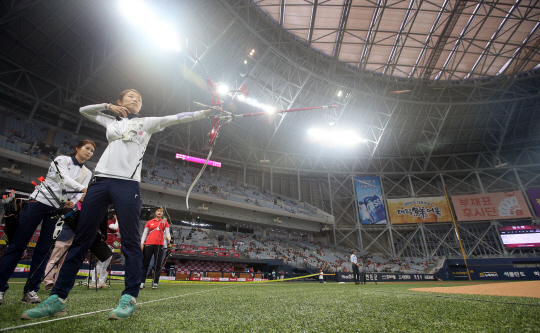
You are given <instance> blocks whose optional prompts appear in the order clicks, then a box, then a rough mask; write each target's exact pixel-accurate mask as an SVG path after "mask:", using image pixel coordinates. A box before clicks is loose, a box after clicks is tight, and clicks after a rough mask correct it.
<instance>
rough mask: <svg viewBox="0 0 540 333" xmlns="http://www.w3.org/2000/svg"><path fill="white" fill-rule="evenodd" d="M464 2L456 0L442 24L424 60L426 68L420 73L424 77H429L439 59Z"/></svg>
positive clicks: (427, 78) (463, 0) (464, 0)
mask: <svg viewBox="0 0 540 333" xmlns="http://www.w3.org/2000/svg"><path fill="white" fill-rule="evenodd" d="M466 3H467V1H466V0H457V2H456V4H455V6H454V9H453V10H452V12H451V13H450V15H449V16H448V18H447V21H446V25H445V26H444V28H443V31H442V32H441V35H440V36H439V39H437V43H435V46H434V47H433V51H432V52H431V54H430V55H429V58H428V60H427V62H426V68H425V69H424V73H423V75H422V77H423V78H424V79H426V80H429V79H430V78H431V74H432V73H433V70H435V66H437V62H438V61H439V58H440V56H441V53H442V51H443V49H444V46H445V45H446V42H447V41H448V38H450V35H451V34H452V30H454V28H455V26H456V23H457V21H458V19H459V17H460V16H461V13H462V12H463V9H464V8H465V4H466ZM444 9H445V8H444V7H443V8H442V9H441V11H444ZM434 27H435V26H434ZM434 27H433V28H432V31H433V30H434Z"/></svg>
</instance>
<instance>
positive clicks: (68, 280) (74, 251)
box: [22, 89, 214, 319]
mask: <svg viewBox="0 0 540 333" xmlns="http://www.w3.org/2000/svg"><path fill="white" fill-rule="evenodd" d="M117 104H118V105H112V104H108V103H103V104H96V105H88V106H85V107H82V108H81V109H80V112H81V114H82V115H83V116H84V117H86V118H88V119H90V120H91V121H93V122H95V123H97V124H99V125H101V126H103V127H105V128H106V136H107V141H108V142H109V145H108V146H107V148H106V149H105V152H104V153H103V155H102V156H101V158H100V159H99V162H98V164H97V166H96V169H95V178H94V182H93V183H92V185H91V186H90V187H89V189H88V193H87V194H86V197H85V198H84V205H83V206H82V210H81V214H80V216H79V224H78V227H77V231H76V232H75V238H74V240H73V244H72V245H71V247H70V249H69V251H68V254H67V256H66V260H65V261H64V265H63V266H62V270H61V271H60V274H59V277H58V280H57V281H56V284H55V286H54V288H53V290H52V291H51V296H49V298H48V299H46V300H45V301H44V302H43V303H41V304H40V306H38V307H37V308H34V309H30V310H27V311H25V312H23V315H22V318H26V319H38V318H43V317H48V316H58V315H62V314H64V313H65V308H66V300H65V299H66V298H67V296H68V294H69V292H70V290H71V288H73V284H74V281H75V277H76V275H77V273H78V271H79V269H80V267H81V265H82V263H83V260H84V258H85V256H86V252H87V251H88V248H89V247H90V245H91V243H92V241H93V240H94V237H95V235H96V233H97V230H98V227H99V223H100V222H101V220H102V219H103V217H104V216H105V214H106V213H107V208H108V206H109V205H110V204H113V205H114V208H115V211H116V215H117V216H118V222H119V226H120V229H121V230H122V242H121V243H122V252H123V253H124V255H125V257H126V265H125V289H124V291H123V292H122V297H121V298H120V302H119V303H118V306H117V307H116V308H115V309H114V310H112V311H111V312H110V313H109V319H121V318H128V317H129V316H131V314H132V313H133V310H134V309H135V305H136V301H135V298H136V297H137V296H138V295H139V286H140V277H141V269H142V250H141V245H140V241H141V237H140V234H139V215H140V212H141V205H142V200H141V189H140V184H139V183H140V180H141V167H142V159H143V156H144V152H145V150H146V146H147V145H148V141H149V140H150V137H151V136H152V134H153V133H156V132H159V131H162V130H163V129H165V127H167V126H172V125H175V124H179V123H185V122H189V121H193V120H197V119H202V118H205V117H207V116H208V115H210V114H211V113H212V112H214V111H213V110H205V111H196V112H184V113H178V114H176V115H171V116H164V117H146V118H139V115H138V114H139V111H140V110H141V106H142V98H141V95H140V94H139V93H138V92H137V91H136V90H133V89H128V90H124V91H123V92H121V93H120V95H119V96H118V100H117ZM104 110H109V111H111V112H113V113H114V114H116V115H117V116H116V117H113V116H109V115H106V114H104V113H102V111H104Z"/></svg>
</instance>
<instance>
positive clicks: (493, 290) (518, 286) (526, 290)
mask: <svg viewBox="0 0 540 333" xmlns="http://www.w3.org/2000/svg"><path fill="white" fill-rule="evenodd" d="M409 290H414V291H427V292H432V293H444V294H469V295H491V296H514V297H537V298H540V281H523V282H502V283H489V284H477V285H471V286H457V287H433V288H412V289H409Z"/></svg>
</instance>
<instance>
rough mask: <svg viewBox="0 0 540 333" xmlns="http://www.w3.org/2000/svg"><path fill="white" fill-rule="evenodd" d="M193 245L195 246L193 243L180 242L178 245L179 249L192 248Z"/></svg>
mask: <svg viewBox="0 0 540 333" xmlns="http://www.w3.org/2000/svg"><path fill="white" fill-rule="evenodd" d="M194 247H195V246H194V245H188V244H180V245H178V248H179V249H193V248H194Z"/></svg>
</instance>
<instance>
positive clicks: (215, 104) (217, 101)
mask: <svg viewBox="0 0 540 333" xmlns="http://www.w3.org/2000/svg"><path fill="white" fill-rule="evenodd" d="M186 44H187V41H186ZM186 49H187V50H188V52H189V53H190V54H191V55H192V56H193V57H194V58H195V59H196V60H197V62H198V63H199V64H201V67H202V68H203V69H204V71H205V72H206V84H207V86H208V90H209V91H210V94H211V95H212V106H211V107H210V108H211V109H214V110H218V111H219V112H220V114H219V115H221V113H223V112H225V111H223V110H222V109H221V98H220V97H219V93H218V91H217V88H216V85H215V84H214V81H212V78H211V77H210V73H209V72H208V70H207V69H206V67H205V66H204V65H203V63H202V62H201V60H200V59H199V58H198V57H197V56H196V55H195V54H194V53H193V52H191V50H190V49H189V48H188V47H187V45H186ZM196 104H199V105H201V103H196ZM225 113H227V114H230V115H232V113H230V112H225ZM220 120H221V119H220V118H219V117H214V118H213V120H212V127H211V128H210V133H209V139H208V147H207V148H208V150H209V151H208V156H206V161H205V163H204V165H203V167H202V168H201V171H199V174H198V175H197V177H195V180H193V183H191V186H190V187H189V189H188V191H187V194H186V207H187V210H188V212H189V211H190V209H189V195H190V193H191V191H192V190H193V187H195V184H196V183H197V181H199V179H200V178H201V176H202V174H203V172H204V170H205V169H206V166H207V165H208V161H209V160H210V157H211V156H212V152H213V150H214V146H215V144H216V139H217V137H218V131H219V129H220V127H221V126H223V125H225V124H226V123H228V122H230V121H231V120H229V121H227V122H226V123H224V124H222V125H221V126H220Z"/></svg>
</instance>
